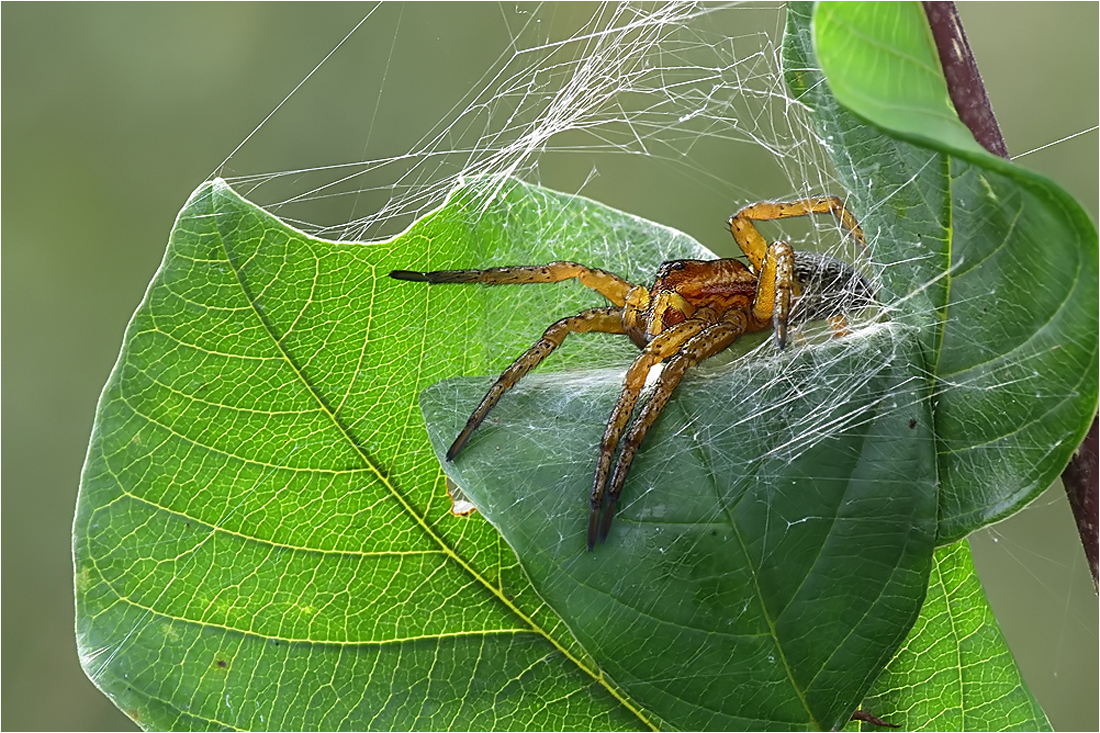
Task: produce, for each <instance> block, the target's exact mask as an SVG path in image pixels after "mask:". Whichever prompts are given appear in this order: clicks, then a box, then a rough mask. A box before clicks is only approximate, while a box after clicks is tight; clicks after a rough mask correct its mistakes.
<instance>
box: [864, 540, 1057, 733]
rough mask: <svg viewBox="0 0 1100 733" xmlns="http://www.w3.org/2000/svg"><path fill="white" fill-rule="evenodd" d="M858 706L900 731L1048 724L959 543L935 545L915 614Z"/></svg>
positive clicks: (1027, 727)
mask: <svg viewBox="0 0 1100 733" xmlns="http://www.w3.org/2000/svg"><path fill="white" fill-rule="evenodd" d="M862 709H863V710H866V711H868V712H870V713H871V714H873V715H876V716H878V717H879V718H882V719H883V720H886V721H887V722H889V723H893V724H895V725H900V726H901V728H902V730H1051V727H1050V722H1049V721H1048V720H1047V718H1046V715H1045V714H1044V713H1043V711H1042V709H1041V708H1040V707H1039V703H1038V702H1036V700H1035V698H1034V697H1033V696H1032V694H1031V692H1030V691H1029V690H1028V689H1027V685H1026V684H1025V683H1024V680H1023V678H1022V677H1021V676H1020V671H1019V669H1018V668H1017V667H1016V663H1015V661H1014V660H1013V658H1012V653H1011V652H1009V650H1008V646H1007V645H1006V644H1005V640H1004V637H1003V636H1002V635H1001V630H1000V629H999V628H998V627H997V622H996V619H994V618H993V610H992V609H991V608H990V607H989V602H988V601H987V600H986V597H985V593H984V592H983V591H982V586H981V583H979V582H978V577H977V575H976V574H975V572H974V563H973V561H972V560H971V558H970V547H969V544H968V543H967V542H965V541H963V542H957V543H955V544H953V545H948V546H946V547H940V548H938V549H937V550H936V564H935V567H933V569H932V578H931V582H930V583H929V585H928V597H927V598H926V599H925V601H924V608H922V609H921V616H920V619H919V620H918V621H917V623H916V624H915V625H914V626H913V630H912V631H911V632H910V633H909V638H907V639H906V640H905V643H904V644H902V647H901V649H900V650H899V651H898V653H897V656H896V657H894V659H893V660H891V662H890V664H889V666H887V668H886V670H885V671H884V672H883V673H882V675H881V676H880V677H879V678H878V680H877V681H876V682H875V684H874V687H873V688H872V690H871V694H870V695H868V697H867V699H866V700H864V702H863V705H862ZM863 728H864V729H871V730H878V731H881V730H882V728H880V727H878V726H868V725H864V726H863ZM849 729H851V730H858V729H859V728H858V724H852V725H850V726H849Z"/></svg>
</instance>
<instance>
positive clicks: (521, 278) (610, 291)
mask: <svg viewBox="0 0 1100 733" xmlns="http://www.w3.org/2000/svg"><path fill="white" fill-rule="evenodd" d="M390 277H392V278H393V279H395V280H410V281H412V282H426V283H482V284H484V285H528V284H532V283H557V282H562V281H563V280H572V279H576V280H577V281H578V282H580V284H581V285H583V286H585V287H586V288H590V289H591V290H595V291H596V292H597V293H599V294H600V295H602V296H603V297H605V298H607V299H608V300H610V301H611V302H612V303H614V304H615V305H617V306H619V307H622V306H623V305H624V304H625V303H626V296H627V293H629V292H630V290H631V289H632V288H633V287H634V285H633V284H631V283H629V282H627V281H626V280H623V279H622V278H621V277H619V276H618V275H615V274H613V273H610V272H608V271H606V270H601V269H599V268H597V267H585V266H584V265H578V264H577V263H576V262H564V261H563V262H551V263H550V264H548V265H521V266H516V267H493V268H490V269H488V270H436V271H435V272H415V271H412V270H394V271H392V272H391V273H390ZM620 333H621V332H620Z"/></svg>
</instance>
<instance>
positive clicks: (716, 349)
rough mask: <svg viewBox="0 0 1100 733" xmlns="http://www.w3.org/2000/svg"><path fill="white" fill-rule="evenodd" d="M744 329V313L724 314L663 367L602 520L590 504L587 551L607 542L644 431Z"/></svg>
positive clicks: (627, 444)
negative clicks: (698, 368)
mask: <svg viewBox="0 0 1100 733" xmlns="http://www.w3.org/2000/svg"><path fill="white" fill-rule="evenodd" d="M746 328H748V320H747V318H746V317H745V314H744V313H742V312H741V311H739V310H729V311H726V312H725V313H723V314H722V319H721V320H720V321H718V323H714V324H711V325H710V326H708V327H707V328H706V329H704V330H703V331H701V332H700V333H698V334H696V335H695V336H694V337H692V338H690V339H689V340H688V341H687V343H685V344H684V346H683V348H682V349H681V350H680V351H679V353H677V354H676V355H675V356H673V357H672V358H671V359H669V360H668V361H667V362H665V368H664V371H662V372H661V376H660V378H659V379H658V380H657V386H656V389H654V391H653V394H652V395H650V397H649V399H648V400H646V403H645V405H643V406H642V409H641V410H640V411H639V413H638V416H637V417H636V418H635V419H634V423H633V424H632V425H631V426H630V432H628V433H627V435H626V437H625V438H623V449H622V452H621V453H620V454H619V460H618V461H617V462H616V464H615V473H614V474H612V476H611V481H610V482H609V483H608V489H607V505H606V506H604V507H602V517H601V516H599V515H600V508H599V507H597V506H596V505H595V504H593V507H592V514H591V515H589V518H588V549H589V550H591V549H592V547H593V545H594V544H595V541H596V540H597V539H598V540H599V541H600V542H604V541H605V540H606V539H607V534H608V532H609V531H610V529H611V520H612V519H613V518H614V517H615V507H616V505H617V504H618V502H619V497H620V496H621V495H622V493H623V486H624V485H625V484H626V477H627V474H628V473H630V465H631V463H633V462H634V456H635V455H636V454H637V453H638V448H639V447H640V446H641V444H642V440H644V439H645V436H646V432H648V430H649V428H650V426H651V425H653V423H654V422H655V421H656V420H657V417H658V416H660V414H661V411H662V410H663V409H664V408H665V405H666V404H667V403H668V400H669V398H670V397H671V396H672V393H673V391H675V389H676V387H677V386H678V385H679V384H680V380H681V379H683V376H684V374H685V373H686V372H687V370H688V369H691V368H692V367H693V366H695V365H696V364H698V363H699V362H701V361H703V360H704V359H708V358H710V357H712V356H714V355H715V354H718V353H720V352H721V351H723V350H725V349H727V348H729V346H730V344H732V343H733V342H734V341H736V340H737V339H739V338H740V337H741V335H742V334H743V333H744V332H745V330H746ZM597 525H598V530H597V529H596V528H597Z"/></svg>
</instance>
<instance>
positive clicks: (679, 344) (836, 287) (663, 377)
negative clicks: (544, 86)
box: [390, 196, 874, 550]
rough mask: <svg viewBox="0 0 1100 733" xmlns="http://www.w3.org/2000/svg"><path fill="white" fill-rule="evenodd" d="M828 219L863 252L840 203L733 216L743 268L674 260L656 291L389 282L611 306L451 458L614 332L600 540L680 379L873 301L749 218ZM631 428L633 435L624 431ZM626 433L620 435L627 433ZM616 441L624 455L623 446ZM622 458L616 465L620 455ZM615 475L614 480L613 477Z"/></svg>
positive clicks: (775, 205)
mask: <svg viewBox="0 0 1100 733" xmlns="http://www.w3.org/2000/svg"><path fill="white" fill-rule="evenodd" d="M809 214H832V215H833V216H835V217H836V219H837V221H839V222H840V225H841V226H842V227H843V228H844V229H846V230H847V231H848V232H849V233H850V234H851V235H852V237H853V238H854V239H855V240H856V241H857V242H858V243H859V244H860V246H861V247H862V246H865V243H864V238H863V232H862V230H860V228H859V225H858V224H857V223H856V220H855V218H854V217H853V216H852V215H851V213H849V212H848V210H847V209H846V208H844V204H843V203H842V202H841V201H840V199H839V198H837V197H836V196H813V197H809V198H804V199H799V200H797V201H764V202H760V203H756V204H751V205H749V206H746V207H745V208H743V209H741V210H740V211H739V212H737V213H736V214H734V215H733V216H732V217H730V220H729V226H730V231H731V232H733V237H734V239H735V240H736V241H737V244H738V246H740V247H741V251H743V252H744V253H745V256H746V257H747V258H748V260H749V264H748V266H746V265H745V264H744V263H742V262H741V261H740V260H736V259H720V260H673V261H671V262H665V263H663V264H662V265H661V266H660V267H659V268H658V269H657V276H656V278H655V280H654V282H653V286H652V287H650V288H646V287H644V286H641V285H634V284H632V283H630V282H627V281H626V280H624V279H622V278H621V277H619V276H617V275H614V274H612V273H610V272H607V271H605V270H601V269H599V268H593V267H585V266H584V265H579V264H577V263H576V262H551V263H550V264H547V265H535V266H531V265H522V266H516V267H494V268H491V269H488V270H439V271H436V272H412V271H409V270H394V271H393V272H391V273H390V277H392V278H395V279H397V280H411V281H415V282H427V283H484V284H486V285H527V284H530V283H553V282H561V281H563V280H570V279H576V280H578V281H579V282H580V283H581V284H582V285H584V286H585V287H588V288H591V289H592V290H595V291H596V292H597V293H599V294H600V295H602V296H604V297H605V298H607V299H608V300H609V301H611V302H612V303H613V304H614V305H611V306H605V307H602V308H591V309H589V310H586V311H582V312H581V313H578V314H577V315H575V316H570V317H568V318H563V319H561V320H560V321H558V322H557V323H554V324H553V325H551V326H550V327H549V328H547V329H546V331H545V333H543V335H542V338H540V339H539V340H538V341H537V342H536V343H535V345H534V346H532V347H531V348H529V349H528V350H527V351H525V352H524V353H523V355H522V356H520V357H519V358H518V359H516V360H515V361H514V362H512V364H511V366H509V367H508V368H507V369H505V370H504V373H503V374H501V375H500V378H499V379H497V381H496V383H495V384H494V385H493V386H492V387H491V388H490V389H489V391H488V393H486V395H485V397H484V399H482V400H481V404H479V405H478V406H477V409H476V410H474V413H473V414H472V415H471V416H470V419H469V421H467V423H466V427H465V428H463V429H462V432H461V433H459V434H458V437H457V438H455V441H454V443H453V444H452V445H451V447H450V449H448V451H447V460H448V461H450V460H454V458H455V456H457V455H458V453H459V451H461V450H462V447H463V446H464V445H466V442H467V441H468V440H469V439H470V435H471V434H472V433H473V432H474V430H476V429H477V426H478V425H480V424H481V422H482V420H484V419H485V416H486V415H488V413H489V411H490V410H491V409H493V406H494V405H496V403H497V401H498V400H500V398H501V397H502V396H503V395H504V393H505V392H507V391H508V390H509V389H510V388H511V387H512V386H514V385H515V384H516V382H518V381H519V380H520V379H522V378H523V376H524V375H526V374H527V373H528V372H529V371H531V370H532V369H534V368H535V367H536V366H538V365H539V364H540V363H541V362H542V360H543V359H545V358H546V357H547V356H549V355H550V353H551V352H553V351H554V349H556V348H557V347H559V346H561V344H562V342H563V341H564V340H565V337H566V336H568V335H569V334H570V333H585V332H589V331H598V332H603V333H619V334H625V335H627V336H629V337H630V340H631V341H633V342H634V344H635V345H636V346H637V347H638V348H639V349H641V351H642V353H641V354H639V355H638V357H637V358H636V359H635V360H634V363H633V364H631V365H630V368H629V369H628V370H627V372H626V377H625V379H624V380H623V389H622V392H621V393H620V394H619V399H618V401H617V402H616V403H615V407H614V409H612V411H611V417H610V418H608V421H607V427H606V429H605V430H604V434H603V440H601V441H600V451H599V456H598V457H597V459H596V472H595V477H594V479H593V483H592V495H591V499H590V504H591V512H590V514H589V520H588V549H589V550H591V549H592V548H593V547H594V546H595V544H596V542H597V541H599V542H603V541H604V540H605V539H606V538H607V533H608V530H609V529H610V527H611V520H612V518H613V517H614V516H615V507H616V504H617V503H618V501H619V497H620V495H621V494H622V490H623V485H624V484H625V482H626V477H627V473H628V472H629V471H630V465H631V463H632V462H633V460H634V456H635V454H636V453H637V452H638V448H639V446H640V445H641V443H642V440H643V439H644V438H645V434H646V431H647V430H649V427H650V426H651V425H652V424H653V422H654V421H655V420H656V419H657V417H658V415H660V413H661V410H662V409H664V406H665V404H666V403H667V402H668V400H669V397H671V396H672V392H673V390H675V389H676V386H677V385H678V384H679V383H680V380H681V379H682V378H683V376H684V373H685V372H687V370H688V369H690V368H691V367H693V366H695V365H696V364H698V363H699V362H701V361H703V360H704V359H706V358H708V357H710V356H714V355H715V354H717V353H718V352H720V351H722V350H724V349H726V348H727V347H729V346H730V344H732V343H733V342H734V341H736V340H737V339H738V338H740V337H741V335H742V334H745V333H752V332H754V331H763V330H765V329H769V328H770V329H772V330H773V331H774V333H775V340H776V344H777V345H778V347H779V348H780V349H782V348H784V347H785V346H786V343H787V329H788V326H789V325H790V324H791V323H794V322H799V321H806V320H818V319H829V320H830V322H831V323H832V325H833V328H834V330H835V331H836V332H837V333H838V334H839V333H843V325H842V324H843V320H842V319H843V314H844V313H846V312H851V311H853V310H856V309H858V308H861V307H864V306H866V305H870V304H871V303H873V302H874V296H873V291H872V288H871V284H870V282H869V281H868V280H867V278H865V277H864V276H863V275H862V274H860V273H859V272H857V271H856V270H855V269H854V268H853V267H852V266H851V265H849V264H848V263H846V262H843V261H842V260H838V259H836V258H834V257H830V256H828V255H823V254H819V253H816V252H801V251H800V252H795V250H794V249H793V248H792V247H791V246H790V245H789V244H788V243H786V242H781V241H777V242H773V243H771V244H768V242H767V241H766V240H765V239H764V237H763V236H761V234H760V232H759V231H757V229H756V226H755V225H754V224H753V222H755V221H769V220H773V219H786V218H789V217H794V216H806V215H809ZM661 363H663V364H664V369H663V370H662V371H661V374H660V376H659V377H658V378H657V380H656V384H655V386H654V388H653V390H652V393H651V394H650V396H649V398H648V399H647V400H646V401H645V404H643V405H642V407H641V408H640V409H639V410H638V414H637V415H636V416H635V417H634V420H633V422H631V416H632V415H633V413H634V406H635V403H636V402H637V401H638V397H639V395H640V394H641V392H642V388H643V387H644V386H645V383H646V377H647V376H648V374H649V371H650V369H651V368H652V367H654V366H656V365H657V364H661ZM628 426H629V430H628ZM624 432H625V437H624ZM620 443H621V444H622V447H621V450H620V449H619V446H620ZM616 452H618V458H617V460H614V467H612V461H613V459H615V456H616ZM609 477H610V478H609Z"/></svg>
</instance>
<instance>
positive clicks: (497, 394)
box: [447, 306, 623, 461]
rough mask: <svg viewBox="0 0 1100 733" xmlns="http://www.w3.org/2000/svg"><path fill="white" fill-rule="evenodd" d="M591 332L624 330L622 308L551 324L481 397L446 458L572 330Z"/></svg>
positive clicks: (588, 312)
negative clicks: (501, 399)
mask: <svg viewBox="0 0 1100 733" xmlns="http://www.w3.org/2000/svg"><path fill="white" fill-rule="evenodd" d="M591 331H598V332H601V333H623V310H622V308H619V307H617V306H607V307H604V308H593V309H591V310H586V311H581V312H580V313H578V314H577V315H575V316H570V317H568V318H563V319H561V320H560V321H558V322H557V323H555V324H553V325H551V326H550V328H548V329H546V331H545V332H543V334H542V338H540V339H539V340H538V341H536V342H535V344H534V346H532V347H531V348H529V349H527V351H525V352H523V354H522V355H521V356H520V357H519V358H518V359H516V360H515V361H513V362H512V364H511V365H510V366H509V367H508V368H507V369H505V370H504V373H502V374H501V375H500V378H499V379H497V381H496V383H495V384H494V385H493V386H492V387H490V388H489V391H488V392H486V393H485V397H483V398H482V400H481V404H480V405H478V406H477V409H476V410H474V413H473V414H472V415H470V419H469V420H467V421H466V427H464V428H462V432H461V433H459V434H458V437H457V438H455V442H454V443H452V444H451V447H450V448H448V449H447V460H448V461H453V460H454V457H455V456H457V455H458V452H459V451H460V450H462V447H463V446H465V445H466V441H468V440H469V439H470V436H471V435H472V434H473V432H474V431H475V430H477V426H478V425H480V424H481V422H482V420H484V419H485V416H486V415H488V414H489V410H492V409H493V406H494V405H496V403H497V402H498V401H499V400H500V398H501V397H503V396H504V393H505V392H507V391H508V390H510V389H511V388H512V387H514V386H515V384H516V382H518V381H519V380H521V379H523V377H524V376H526V374H527V373H528V372H529V371H531V370H532V369H534V368H535V367H537V366H538V365H539V364H540V363H542V360H543V359H545V358H546V357H548V356H550V354H551V353H553V351H554V349H556V348H558V347H559V346H561V344H562V342H563V341H565V337H566V336H568V335H569V334H571V333H587V332H591Z"/></svg>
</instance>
